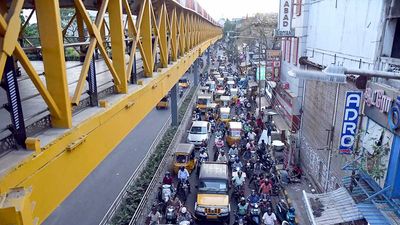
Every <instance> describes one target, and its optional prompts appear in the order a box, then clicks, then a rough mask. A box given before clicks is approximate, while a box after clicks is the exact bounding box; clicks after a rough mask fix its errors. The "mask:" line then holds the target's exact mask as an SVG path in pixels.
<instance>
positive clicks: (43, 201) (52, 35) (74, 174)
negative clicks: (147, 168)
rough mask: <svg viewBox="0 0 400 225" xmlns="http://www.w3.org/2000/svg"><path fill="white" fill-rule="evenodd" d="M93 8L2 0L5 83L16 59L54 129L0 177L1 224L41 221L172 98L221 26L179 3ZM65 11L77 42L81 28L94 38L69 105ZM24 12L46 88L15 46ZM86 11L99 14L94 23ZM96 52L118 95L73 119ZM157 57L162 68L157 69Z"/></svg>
mask: <svg viewBox="0 0 400 225" xmlns="http://www.w3.org/2000/svg"><path fill="white" fill-rule="evenodd" d="M89 2H90V3H89ZM93 2H96V1H83V0H60V1H56V0H36V1H24V0H12V1H11V0H8V1H4V0H3V1H0V80H1V77H2V75H3V71H4V67H5V64H6V60H7V58H8V57H11V56H12V57H15V58H16V59H18V61H19V62H20V64H21V65H22V67H23V68H24V70H25V71H26V72H27V74H28V76H29V78H30V79H31V81H32V83H33V84H34V86H35V88H36V89H37V91H38V92H39V93H40V95H41V96H42V97H43V99H44V101H45V103H46V104H47V106H48V109H49V112H50V116H51V125H52V128H50V130H51V131H50V132H49V133H48V134H46V135H44V134H41V135H37V136H34V137H28V138H27V140H26V144H27V148H28V149H29V150H31V154H30V155H29V156H27V157H25V158H24V159H23V160H20V161H19V162H16V163H15V164H14V165H13V166H11V167H10V168H9V169H8V170H7V171H6V172H4V173H2V175H1V176H0V225H2V224H24V225H25V224H40V223H41V222H43V221H44V219H46V218H47V217H48V216H49V214H50V213H51V212H52V211H53V210H54V209H55V208H56V207H57V206H58V205H59V204H60V203H61V202H62V201H63V200H64V199H65V198H66V197H67V196H68V195H69V194H70V193H71V192H72V191H73V190H74V189H75V188H76V187H77V186H78V185H79V184H80V182H82V181H83V180H84V179H85V177H86V176H87V175H88V174H89V173H90V172H91V171H92V170H93V169H94V168H95V167H96V166H97V165H98V164H99V163H100V162H101V161H102V160H103V159H104V158H105V157H106V156H107V155H108V154H109V153H110V152H111V151H112V150H113V148H114V147H115V146H116V145H117V144H118V143H119V142H120V141H121V140H122V139H123V138H124V137H125V136H126V135H127V134H128V133H129V132H130V131H131V130H132V129H133V128H134V127H135V126H136V125H137V124H138V123H139V122H140V121H141V120H142V119H143V118H144V117H145V115H146V114H147V113H149V112H150V111H151V110H152V109H153V108H154V106H155V105H156V104H157V102H158V101H159V100H160V99H161V98H162V97H163V96H164V95H166V94H167V93H168V91H169V90H170V89H171V88H172V86H173V85H174V84H176V82H177V81H178V79H179V78H180V77H181V76H182V75H183V74H184V73H185V72H186V71H187V70H188V68H189V67H190V66H191V64H192V63H193V62H194V61H195V60H196V59H197V57H198V56H200V55H201V54H202V53H203V52H204V51H205V50H206V49H207V48H208V47H209V46H210V45H211V44H213V43H214V42H215V41H217V40H218V39H219V38H221V34H222V29H221V28H220V27H219V26H217V25H216V24H214V23H213V22H212V21H210V20H208V19H206V18H205V17H204V16H202V15H200V14H199V13H197V12H196V11H194V10H190V9H188V8H186V7H183V6H181V5H180V4H178V3H177V2H176V1H173V0H160V1H151V0H140V1H130V0H102V1H97V2H98V5H96V4H94V3H93ZM60 7H69V8H75V12H76V13H75V15H74V16H73V17H72V18H71V20H70V22H69V24H68V25H67V26H69V25H70V23H71V22H72V21H73V20H74V19H75V20H76V21H77V24H78V30H79V34H80V36H83V27H86V30H87V32H88V34H89V36H90V38H89V43H88V44H87V45H88V48H87V54H86V56H85V60H84V63H83V66H82V70H81V71H80V76H79V80H78V83H77V86H76V89H75V90H74V92H73V93H74V94H73V96H70V95H69V90H68V84H67V72H66V63H65V55H64V38H65V34H66V28H64V30H63V29H62V27H61V22H60ZM24 8H31V9H33V10H34V11H35V13H36V17H37V22H38V30H39V36H40V44H41V46H40V49H41V52H42V56H43V65H44V72H45V83H43V82H42V80H41V79H40V78H39V75H38V73H37V72H36V70H35V68H34V67H33V65H32V63H31V62H30V60H29V59H28V57H27V54H26V53H25V51H24V49H23V48H22V47H21V45H20V43H19V42H18V39H19V38H20V37H21V29H23V28H24V27H25V25H26V24H23V25H22V26H21V21H20V13H21V10H22V9H24ZM89 9H90V10H96V11H97V15H96V17H95V20H94V21H92V19H91V17H90V15H89V12H88V10H89ZM32 14H33V13H31V14H30V15H29V18H30V17H31V16H32ZM107 14H108V20H106V19H105V15H107ZM125 15H126V21H127V22H126V23H125V24H124V23H123V18H124V17H125ZM105 29H108V30H109V35H110V38H111V41H110V43H109V44H110V46H111V55H112V59H111V58H110V56H109V53H108V52H107V49H106V46H105ZM82 40H83V39H82ZM126 40H128V41H130V42H131V44H132V46H133V47H132V48H131V49H132V50H131V51H130V54H129V57H126V54H125V50H126V48H127V46H126V44H125V43H126ZM153 41H154V44H153ZM96 48H97V49H98V50H99V51H100V53H101V55H102V58H103V59H104V62H105V64H106V65H107V68H108V69H109V71H110V74H111V75H112V79H113V81H114V85H115V89H116V90H117V92H118V94H115V95H113V96H111V97H109V98H106V99H102V100H100V106H99V107H94V108H91V111H90V113H87V114H85V113H83V114H82V113H81V114H79V115H80V116H73V115H72V108H73V106H74V105H78V104H79V101H80V98H81V95H82V92H83V89H84V85H85V79H86V76H87V74H88V70H89V64H90V61H91V59H92V57H93V53H94V51H95V49H96ZM137 49H139V51H140V54H141V57H142V60H143V68H144V75H145V77H144V78H142V79H141V80H139V81H138V84H135V85H133V84H129V82H128V81H129V79H130V76H131V75H130V74H131V70H132V65H133V61H134V55H135V54H136V51H137ZM157 52H158V53H159V55H160V64H161V68H158V69H157V70H156V69H155V63H156V62H155V61H156V60H155V57H156V54H157ZM60 128H61V129H60ZM52 130H53V131H52ZM99 197H101V196H99Z"/></svg>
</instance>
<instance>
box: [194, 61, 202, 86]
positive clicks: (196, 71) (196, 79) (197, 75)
mask: <svg viewBox="0 0 400 225" xmlns="http://www.w3.org/2000/svg"><path fill="white" fill-rule="evenodd" d="M199 79H200V73H199V59H196V61H194V63H193V80H194V86H197V85H199Z"/></svg>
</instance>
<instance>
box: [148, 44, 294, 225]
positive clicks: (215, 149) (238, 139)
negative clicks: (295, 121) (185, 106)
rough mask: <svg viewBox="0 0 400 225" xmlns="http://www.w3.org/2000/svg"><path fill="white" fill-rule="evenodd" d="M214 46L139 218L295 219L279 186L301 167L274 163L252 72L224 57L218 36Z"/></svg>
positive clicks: (271, 222) (273, 140)
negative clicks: (182, 131)
mask: <svg viewBox="0 0 400 225" xmlns="http://www.w3.org/2000/svg"><path fill="white" fill-rule="evenodd" d="M215 48H216V50H215V51H211V53H210V54H211V65H210V67H209V69H208V71H204V72H203V73H201V74H200V86H199V87H198V89H197V90H198V92H197V96H196V103H195V105H194V108H193V113H192V119H191V121H190V123H191V124H190V125H189V124H188V127H189V129H188V131H187V134H186V135H185V137H184V138H183V140H182V143H180V144H178V145H177V147H176V149H174V153H173V160H172V165H171V169H170V170H168V171H167V172H166V173H165V175H164V177H163V178H162V181H160V182H161V185H160V187H159V189H158V200H157V201H158V202H157V203H154V204H153V206H152V209H151V211H150V212H149V214H148V216H147V220H146V224H149V225H153V224H179V225H189V224H226V225H228V224H235V225H243V224H248V225H259V224H264V225H278V224H289V225H294V224H297V223H296V215H295V209H294V208H293V207H292V206H290V204H289V203H288V201H287V199H286V197H285V195H284V187H285V185H287V184H288V183H289V182H290V180H292V181H293V180H295V179H299V177H300V176H301V172H298V173H297V174H290V175H288V174H287V173H286V172H285V170H278V169H277V168H278V167H277V165H278V164H281V163H283V162H282V161H283V160H281V157H279V155H281V154H282V148H283V147H282V146H283V144H282V143H281V142H280V141H279V140H278V139H279V138H278V137H279V135H276V134H278V133H279V131H278V130H277V127H276V125H275V123H274V119H273V115H271V114H269V113H268V107H267V106H266V107H261V108H259V104H258V103H257V99H258V97H259V96H258V95H259V94H260V93H259V92H260V90H259V88H258V85H257V81H256V80H255V76H254V74H251V73H247V72H243V69H241V68H240V67H239V66H238V65H235V64H234V63H231V62H233V61H234V60H232V59H229V57H228V56H227V55H226V52H225V51H224V48H225V44H224V43H223V42H219V43H217V44H216V46H215ZM185 81H186V80H185V79H182V83H185V86H183V85H180V87H181V88H188V87H189V85H190V84H189V82H187V84H186V82H185ZM184 127H186V125H184Z"/></svg>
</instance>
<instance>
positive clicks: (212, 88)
mask: <svg viewBox="0 0 400 225" xmlns="http://www.w3.org/2000/svg"><path fill="white" fill-rule="evenodd" d="M206 86H207V87H208V90H209V91H210V92H214V91H215V89H216V85H215V81H213V80H209V81H207V83H206Z"/></svg>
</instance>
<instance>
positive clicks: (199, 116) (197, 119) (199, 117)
mask: <svg viewBox="0 0 400 225" xmlns="http://www.w3.org/2000/svg"><path fill="white" fill-rule="evenodd" d="M200 119H201V115H200V113H197V112H196V111H194V112H193V115H192V121H199V120H200Z"/></svg>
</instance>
